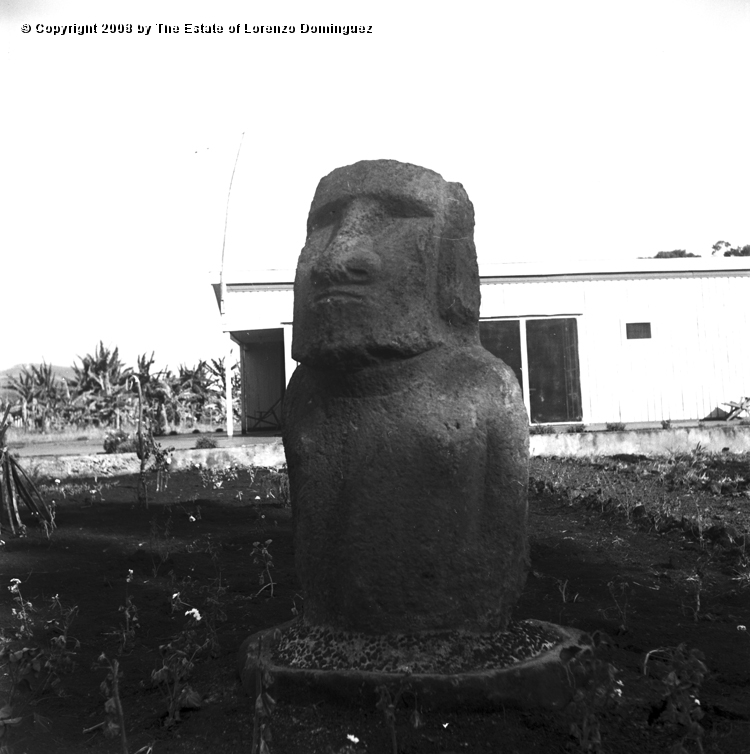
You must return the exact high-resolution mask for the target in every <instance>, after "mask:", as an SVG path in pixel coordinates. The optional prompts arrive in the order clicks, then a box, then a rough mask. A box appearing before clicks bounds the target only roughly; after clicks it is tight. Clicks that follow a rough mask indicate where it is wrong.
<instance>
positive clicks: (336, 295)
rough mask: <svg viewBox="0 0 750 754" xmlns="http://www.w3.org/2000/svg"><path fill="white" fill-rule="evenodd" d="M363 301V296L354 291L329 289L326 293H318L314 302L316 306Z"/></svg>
mask: <svg viewBox="0 0 750 754" xmlns="http://www.w3.org/2000/svg"><path fill="white" fill-rule="evenodd" d="M363 299H364V296H363V295H362V294H361V293H358V292H356V291H351V290H346V289H343V288H330V289H329V290H327V291H324V292H321V293H318V294H317V295H316V296H315V299H314V301H315V303H316V304H332V303H334V302H339V301H362V300H363Z"/></svg>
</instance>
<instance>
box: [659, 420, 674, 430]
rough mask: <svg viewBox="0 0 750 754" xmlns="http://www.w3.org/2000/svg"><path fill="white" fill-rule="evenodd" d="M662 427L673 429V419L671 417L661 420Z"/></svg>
mask: <svg viewBox="0 0 750 754" xmlns="http://www.w3.org/2000/svg"><path fill="white" fill-rule="evenodd" d="M661 428H662V429H672V420H671V419H662V421H661Z"/></svg>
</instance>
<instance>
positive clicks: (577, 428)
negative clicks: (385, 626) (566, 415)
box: [568, 424, 586, 434]
mask: <svg viewBox="0 0 750 754" xmlns="http://www.w3.org/2000/svg"><path fill="white" fill-rule="evenodd" d="M585 431H586V425H585V424H571V425H570V426H569V427H568V432H570V433H571V434H579V433H581V432H585Z"/></svg>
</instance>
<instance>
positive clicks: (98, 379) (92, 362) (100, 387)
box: [72, 341, 133, 425]
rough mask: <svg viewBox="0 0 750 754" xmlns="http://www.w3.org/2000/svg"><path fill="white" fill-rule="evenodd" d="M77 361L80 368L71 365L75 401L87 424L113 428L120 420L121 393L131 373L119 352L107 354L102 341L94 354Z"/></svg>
mask: <svg viewBox="0 0 750 754" xmlns="http://www.w3.org/2000/svg"><path fill="white" fill-rule="evenodd" d="M78 358H79V359H80V361H81V364H80V365H78V364H74V365H73V371H74V372H75V377H74V379H73V381H72V387H73V391H74V394H75V401H76V402H77V403H78V404H79V405H81V406H82V407H83V410H84V415H85V418H86V419H87V420H88V421H93V422H94V424H105V425H112V424H113V423H114V422H115V421H116V418H117V417H118V416H119V411H120V407H121V405H122V402H123V401H122V398H123V393H124V392H125V391H126V390H127V382H128V377H130V375H131V374H132V373H133V370H132V369H131V368H130V367H125V365H124V364H123V363H122V362H121V361H120V353H119V349H117V348H114V349H112V350H110V349H109V348H107V347H106V346H105V345H104V343H103V342H102V341H99V345H98V346H97V347H96V349H95V350H94V353H93V354H86V356H83V357H81V356H79V357H78Z"/></svg>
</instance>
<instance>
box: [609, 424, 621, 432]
mask: <svg viewBox="0 0 750 754" xmlns="http://www.w3.org/2000/svg"><path fill="white" fill-rule="evenodd" d="M624 429H625V425H624V424H623V423H622V422H607V424H606V430H607V432H622V431H623V430H624Z"/></svg>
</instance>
